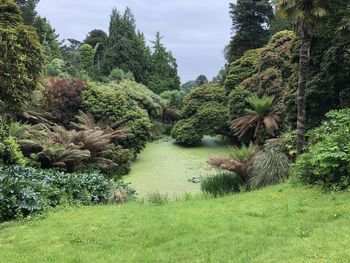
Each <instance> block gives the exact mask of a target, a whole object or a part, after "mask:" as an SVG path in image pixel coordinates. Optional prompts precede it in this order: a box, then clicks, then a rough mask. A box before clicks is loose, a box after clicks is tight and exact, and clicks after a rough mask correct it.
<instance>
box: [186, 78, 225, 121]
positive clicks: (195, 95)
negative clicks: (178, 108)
mask: <svg viewBox="0 0 350 263" xmlns="http://www.w3.org/2000/svg"><path fill="white" fill-rule="evenodd" d="M205 102H217V103H220V104H224V103H225V102H226V93H225V89H224V88H222V87H220V86H218V85H216V84H205V85H202V86H200V87H197V88H194V89H193V90H192V91H191V92H190V93H189V94H188V95H187V96H186V97H185V99H184V106H183V109H182V112H183V114H184V116H185V117H186V118H188V117H191V116H193V115H195V114H196V113H197V112H198V110H199V108H201V107H202V105H203V103H205Z"/></svg>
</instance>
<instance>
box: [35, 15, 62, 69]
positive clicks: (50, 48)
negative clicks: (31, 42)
mask: <svg viewBox="0 0 350 263" xmlns="http://www.w3.org/2000/svg"><path fill="white" fill-rule="evenodd" d="M34 27H35V29H36V32H37V34H38V37H39V41H40V43H41V44H42V45H43V48H44V55H45V57H46V62H50V61H52V60H53V59H61V58H62V54H61V50H60V44H61V43H60V42H59V41H58V37H59V35H58V34H56V32H55V29H54V28H52V26H51V25H50V23H49V21H47V19H46V18H45V17H41V16H37V17H36V18H35V20H34Z"/></svg>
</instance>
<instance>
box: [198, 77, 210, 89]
mask: <svg viewBox="0 0 350 263" xmlns="http://www.w3.org/2000/svg"><path fill="white" fill-rule="evenodd" d="M207 83H209V80H208V78H207V77H206V76H205V75H199V76H198V77H197V79H196V85H197V87H199V86H202V85H204V84H207Z"/></svg>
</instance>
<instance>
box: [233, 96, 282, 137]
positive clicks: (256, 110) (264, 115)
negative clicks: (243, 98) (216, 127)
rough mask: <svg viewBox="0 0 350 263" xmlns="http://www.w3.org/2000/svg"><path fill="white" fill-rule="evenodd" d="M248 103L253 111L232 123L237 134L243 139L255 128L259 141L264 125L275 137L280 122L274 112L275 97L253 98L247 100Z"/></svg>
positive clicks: (248, 111)
mask: <svg viewBox="0 0 350 263" xmlns="http://www.w3.org/2000/svg"><path fill="white" fill-rule="evenodd" d="M247 102H248V103H249V105H250V107H251V109H246V114H245V115H244V116H242V117H240V118H237V119H235V120H233V121H232V122H231V124H232V126H233V127H234V128H235V130H236V134H237V135H238V136H239V137H242V136H244V135H245V134H246V133H247V132H248V131H249V130H250V128H252V127H255V132H254V138H256V140H258V139H259V137H258V136H259V132H260V128H261V127H262V125H264V127H265V130H266V131H267V132H268V134H269V135H271V136H275V131H276V130H277V129H278V124H277V122H278V121H279V117H278V116H277V115H276V114H274V112H273V110H272V108H273V103H274V97H270V96H263V97H262V98H259V97H257V96H251V97H249V98H247Z"/></svg>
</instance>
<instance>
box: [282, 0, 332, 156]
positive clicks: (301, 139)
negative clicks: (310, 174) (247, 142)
mask: <svg viewBox="0 0 350 263" xmlns="http://www.w3.org/2000/svg"><path fill="white" fill-rule="evenodd" d="M277 10H278V13H279V14H280V15H281V16H282V17H286V18H288V19H290V20H291V22H292V24H293V27H294V31H295V32H296V34H297V35H298V36H299V37H300V41H301V45H300V58H299V73H298V78H299V81H298V96H297V107H298V121H297V147H296V148H297V155H298V156H299V155H300V154H301V153H302V152H303V149H304V143H305V118H306V88H307V81H308V76H309V64H310V49H311V41H312V36H313V31H314V28H315V26H316V25H317V23H318V22H319V21H320V19H322V18H324V17H326V16H327V15H328V7H327V5H326V0H280V2H279V3H278V4H277Z"/></svg>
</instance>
